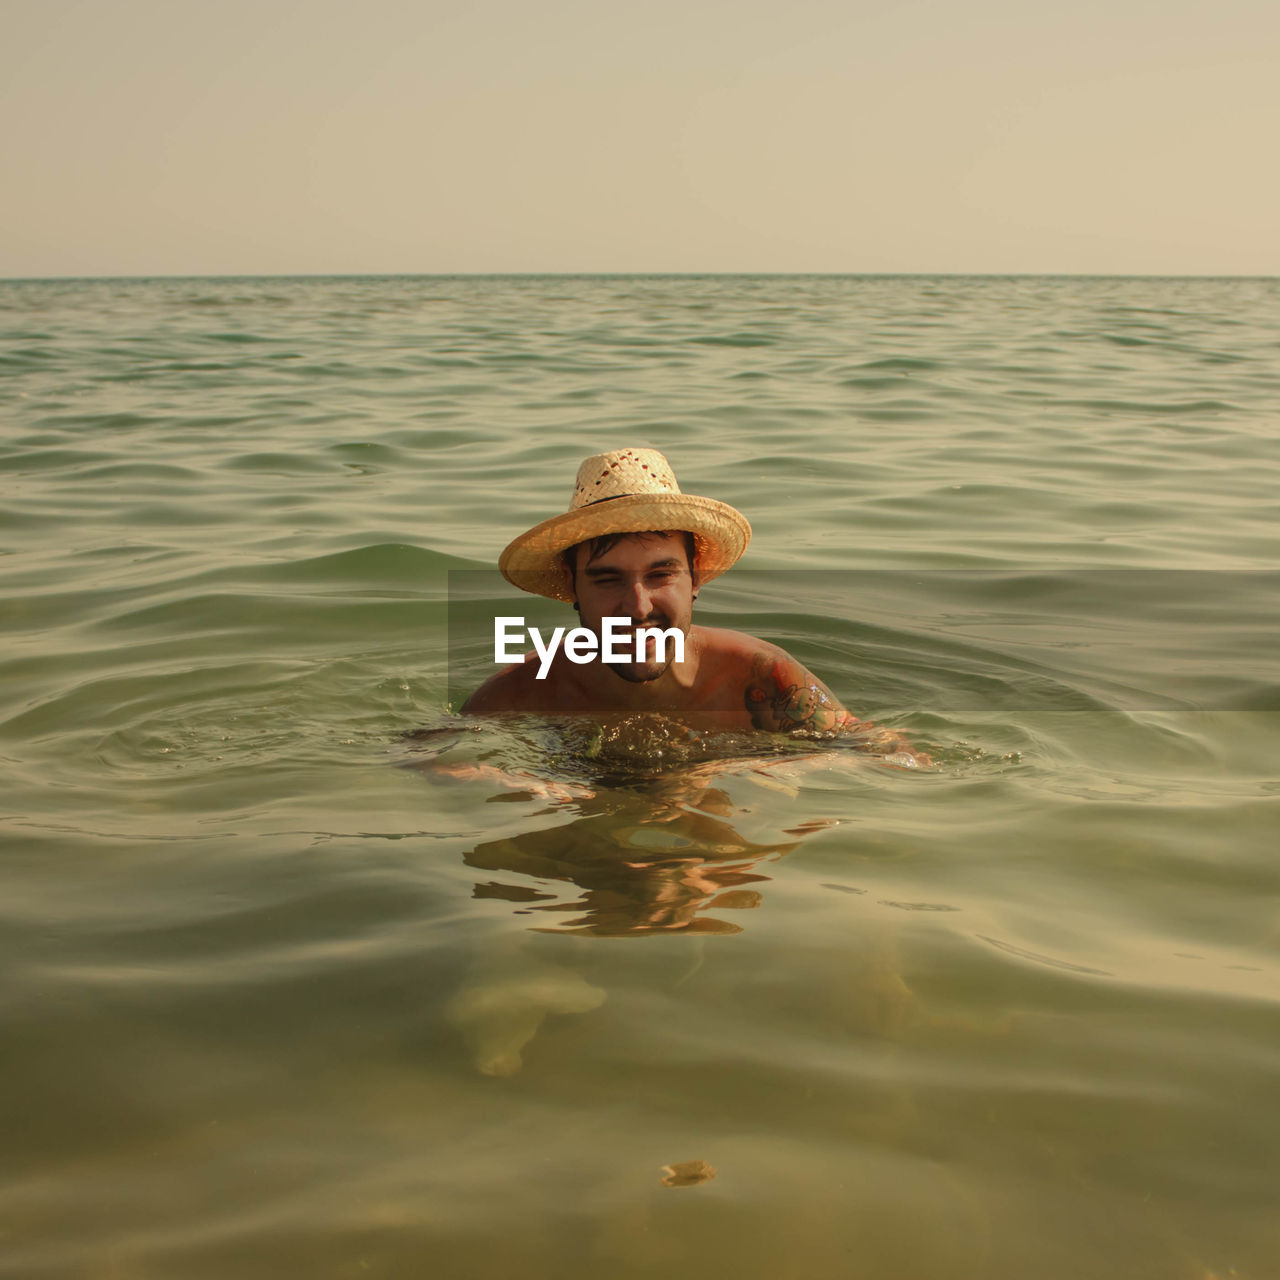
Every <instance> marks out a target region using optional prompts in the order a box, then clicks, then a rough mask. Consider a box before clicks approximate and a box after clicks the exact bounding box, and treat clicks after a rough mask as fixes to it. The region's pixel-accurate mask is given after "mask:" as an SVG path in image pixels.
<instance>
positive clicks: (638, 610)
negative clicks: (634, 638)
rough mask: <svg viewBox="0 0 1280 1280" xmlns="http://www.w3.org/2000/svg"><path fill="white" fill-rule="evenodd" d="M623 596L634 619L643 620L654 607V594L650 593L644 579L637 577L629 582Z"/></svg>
mask: <svg viewBox="0 0 1280 1280" xmlns="http://www.w3.org/2000/svg"><path fill="white" fill-rule="evenodd" d="M622 598H623V601H624V602H625V603H626V606H627V609H628V610H629V611H630V613H631V617H632V619H634V620H635V621H642V620H643V619H645V618H647V617H648V616H649V610H650V609H651V608H652V607H653V596H652V595H650V593H649V589H648V588H647V587H646V586H645V584H644V582H643V580H641V579H640V578H635V579H633V580H632V581H631V582H629V583H628V584H627V589H626V593H625V594H624V595H623V597H622Z"/></svg>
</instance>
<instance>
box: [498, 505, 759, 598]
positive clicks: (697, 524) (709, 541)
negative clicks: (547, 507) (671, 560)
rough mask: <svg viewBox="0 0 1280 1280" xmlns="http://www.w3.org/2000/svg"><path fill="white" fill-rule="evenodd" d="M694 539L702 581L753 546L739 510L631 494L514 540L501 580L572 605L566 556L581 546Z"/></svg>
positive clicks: (578, 510)
mask: <svg viewBox="0 0 1280 1280" xmlns="http://www.w3.org/2000/svg"><path fill="white" fill-rule="evenodd" d="M667 531H671V532H681V533H685V532H687V533H691V534H693V537H694V541H695V543H696V546H697V553H696V555H695V557H694V567H695V568H696V569H697V573H698V579H699V581H700V582H706V581H708V580H709V579H711V578H715V577H718V576H719V575H720V574H722V573H723V572H724V571H725V570H726V569H728V568H729V567H730V565H732V564H734V563H735V562H736V561H737V560H738V559H739V558H740V557H741V555H742V553H743V552H744V551H745V550H746V549H747V545H748V544H749V543H750V541H751V525H750V524H749V523H748V522H747V518H746V516H744V515H743V514H742V512H741V511H737V510H735V509H734V508H733V507H731V506H729V505H728V503H725V502H717V501H716V500H715V499H714V498H700V497H697V496H696V495H695V494H691V493H663V494H647V493H631V494H624V495H623V496H622V497H620V498H609V499H606V500H605V501H604V502H593V503H591V504H590V505H588V506H585V507H578V508H576V509H575V510H573V511H566V512H565V513H564V514H563V515H558V516H552V518H551V519H550V520H544V521H543V522H542V523H541V524H539V525H535V526H534V527H533V528H532V529H530V530H529V531H528V532H527V533H522V534H521V535H520V536H519V537H518V538H516V539H514V540H513V541H512V542H511V543H510V544H509V545H508V546H507V548H506V550H505V551H503V553H502V555H500V556H499V557H498V569H499V570H500V571H501V573H502V576H503V577H504V578H506V580H507V581H508V582H510V583H511V584H512V585H513V586H516V587H519V588H520V590H521V591H529V592H532V593H533V594H534V595H539V596H547V597H548V598H549V599H552V600H566V601H571V600H573V598H574V594H573V583H572V580H571V578H570V575H569V571H568V569H566V568H565V565H564V561H563V560H562V559H561V556H562V554H563V553H564V552H565V551H567V550H568V549H569V548H570V547H573V546H577V544H578V543H579V542H587V541H589V540H590V539H591V538H599V537H602V536H603V535H605V534H608V533H649V532H658V533H662V532H667Z"/></svg>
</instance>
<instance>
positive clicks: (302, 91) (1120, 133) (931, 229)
mask: <svg viewBox="0 0 1280 1280" xmlns="http://www.w3.org/2000/svg"><path fill="white" fill-rule="evenodd" d="M1277 138H1280V4H1277V3H1276V2H1275V0H1161V2H1160V3H1154V0H1074V2H1073V3H1071V4H1064V3H1052V4H1051V3H1049V2H1048V0H892V2H890V0H874V2H872V3H868V2H866V0H643V3H642V2H641V0H631V2H630V3H625V4H624V3H621V0H468V2H467V3H465V4H464V3H461V0H360V2H359V3H356V2H355V0H351V2H347V0H0V277H32V276H36V277H40V276H122V275H123V276H128V275H226V274H232V275H235V274H252V275H293V274H347V273H354V274H361V273H402V272H403V273H454V272H503V273H506V272H852V273H862V272H922V273H934V272H951V273H969V272H975V273H1042V272H1043V273H1068V274H1071V273H1086V274H1151V275H1183V274H1185V275H1219V274H1221V275H1276V274H1280V164H1278V163H1277V161H1276V153H1277Z"/></svg>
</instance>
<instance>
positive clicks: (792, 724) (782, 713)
mask: <svg viewBox="0 0 1280 1280" xmlns="http://www.w3.org/2000/svg"><path fill="white" fill-rule="evenodd" d="M744 700H745V702H746V708H747V713H748V714H749V715H750V716H751V723H752V724H753V725H755V727H756V728H757V729H764V730H766V731H768V732H770V733H794V732H796V731H797V730H807V731H809V732H817V733H831V732H836V733H844V732H856V733H857V734H858V735H859V737H860V738H861V737H862V736H864V735H865V737H866V741H867V744H868V745H869V746H871V747H874V748H875V749H876V752H877V754H881V755H886V756H888V755H895V754H897V753H899V752H905V753H906V754H907V755H908V756H910V757H911V760H912V762H913V763H914V764H922V765H928V764H932V763H933V761H932V760H931V759H930V758H929V756H927V755H926V754H925V753H924V752H923V751H915V750H914V748H913V747H912V746H911V744H910V743H909V742H908V741H907V740H906V738H904V737H903V736H902V735H901V734H899V733H895V732H894V731H893V730H892V729H883V728H881V727H879V726H878V725H876V724H873V723H872V722H871V721H870V720H859V719H858V718H857V716H854V715H851V714H850V713H849V712H848V711H846V710H845V708H844V707H843V706H841V704H840V700H839V699H838V698H837V697H836V696H835V694H834V693H832V692H831V690H830V689H828V688H827V686H826V685H825V684H823V683H822V681H821V680H819V679H818V677H817V676H815V675H814V674H813V672H811V671H808V670H806V669H805V668H804V667H803V666H801V665H800V663H798V662H797V661H796V660H795V659H794V658H793V657H792V656H791V655H790V654H789V653H787V652H785V651H784V650H782V649H776V648H773V647H770V648H769V649H767V650H762V651H761V652H759V653H757V654H755V655H754V657H753V658H752V661H751V673H750V675H749V676H748V679H747V687H746V690H745V694H744Z"/></svg>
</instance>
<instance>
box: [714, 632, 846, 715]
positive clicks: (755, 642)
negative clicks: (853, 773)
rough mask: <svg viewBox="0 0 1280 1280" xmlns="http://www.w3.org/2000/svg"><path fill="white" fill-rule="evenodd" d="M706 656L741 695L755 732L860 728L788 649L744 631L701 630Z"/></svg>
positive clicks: (833, 696)
mask: <svg viewBox="0 0 1280 1280" xmlns="http://www.w3.org/2000/svg"><path fill="white" fill-rule="evenodd" d="M700 630H701V632H702V636H701V639H702V641H703V654H704V656H705V657H707V658H710V659H711V660H712V661H713V662H715V663H716V664H717V665H718V666H719V667H720V670H721V673H722V677H723V678H725V679H727V680H729V681H730V682H731V684H732V685H734V686H738V687H740V688H741V691H742V698H743V702H744V705H745V709H746V711H747V714H748V715H749V716H750V717H751V723H752V724H753V725H754V726H755V727H756V728H757V729H766V730H770V731H772V732H779V731H782V732H787V731H792V730H795V729H819V730H830V729H836V728H843V727H846V726H848V725H850V724H852V723H856V721H855V720H854V717H852V716H851V715H850V714H849V713H848V712H847V711H846V710H845V709H844V707H843V706H841V705H840V701H839V699H838V698H836V696H835V695H834V694H833V693H832V692H831V690H830V689H828V688H827V686H826V685H825V684H823V682H822V681H821V680H819V679H818V678H817V676H815V675H814V674H813V673H812V672H811V671H810V670H808V668H807V667H805V665H804V664H803V663H802V662H800V661H799V660H798V659H796V658H794V657H792V656H791V654H789V653H788V652H787V651H786V650H785V649H783V648H781V647H780V646H778V645H776V644H771V643H770V642H769V641H768V640H761V639H759V638H758V637H757V636H752V635H748V634H747V633H746V632H744V631H729V630H727V629H724V628H718V627H705V628H700Z"/></svg>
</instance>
